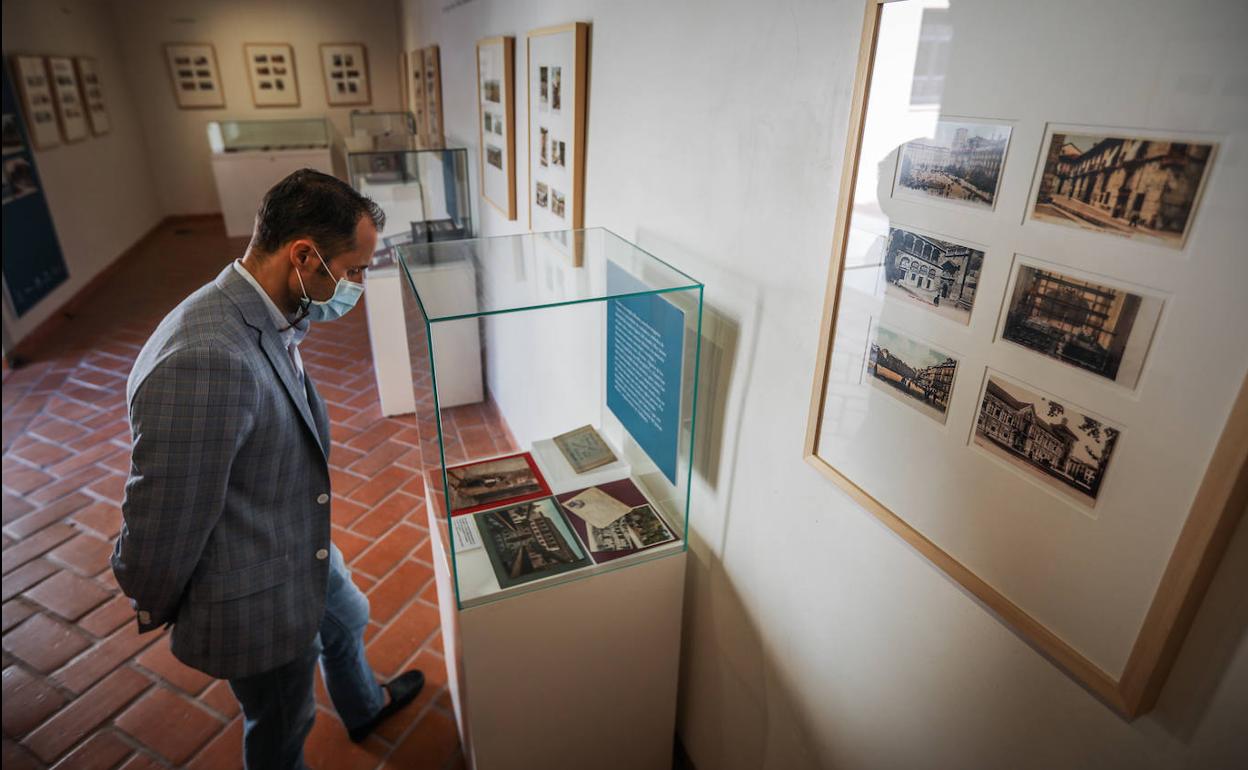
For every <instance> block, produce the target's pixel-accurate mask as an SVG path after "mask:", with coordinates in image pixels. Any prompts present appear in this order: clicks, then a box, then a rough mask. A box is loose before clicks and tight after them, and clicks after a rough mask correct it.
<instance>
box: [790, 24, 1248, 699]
mask: <svg viewBox="0 0 1248 770" xmlns="http://www.w3.org/2000/svg"><path fill="white" fill-rule="evenodd" d="M888 1H889V0H867V3H866V13H865V16H864V19H863V27H862V37H861V49H860V51H859V55H858V64H857V71H856V75H855V77H854V88H853V103H852V109H851V112H850V116H849V131H848V140H847V142H846V148H845V157H844V165H843V172H842V176H841V185H840V190H839V196H838V199H837V212H836V231H835V237H834V239H833V246H832V255H831V257H832V258H831V264H830V267H829V270H828V280H827V290H826V295H825V299H824V307H823V315H822V319H821V321H820V333H819V347H818V358H817V361H816V365H815V376H814V384H813V388H812V392H811V398H810V412H809V421H808V423H807V426H806V437H805V445H804V457H805V460H806V462H807V463H809V464H810V465H812V466H813V467H814V468H816V469H817V470H818V471H819V472H820V473H822V474H823V475H825V476H827V477H828V478H829V479H831V480H832V481H833V482H835V483H836V484H837V485H838V486H840V487H841V488H843V489H844V490H845V491H846V492H847V493H848V494H849V495H850V497H851V498H852V499H853V500H854V502H856V503H857V504H859V505H861V506H862V507H863V508H865V509H866V510H867V511H869V512H870V513H871V514H872V515H874V516H875V517H876V518H878V519H879V520H880V521H881V522H883V523H884V524H885V526H887V527H888V528H889V529H891V530H892V531H893V532H894V533H896V534H897V535H898V536H900V537H901V539H902V540H904V541H905V542H906V543H908V544H909V545H910V546H912V547H913V548H914V549H915V550H916V551H918V552H919V553H920V554H922V555H923V556H924V557H926V558H927V559H928V560H930V561H931V562H932V563H933V564H935V565H936V566H937V567H939V568H940V569H941V570H943V571H944V572H945V573H946V574H948V575H949V577H951V578H952V579H953V580H955V581H957V582H958V583H959V584H960V585H961V586H962V587H963V588H964V589H966V590H967V591H968V592H970V593H971V594H973V595H974V596H975V597H976V598H978V599H979V600H980V601H982V602H983V603H984V604H986V605H987V606H988V607H989V608H990V609H991V610H992V611H993V612H994V613H995V614H996V615H997V616H998V617H999V618H1000V619H1001V620H1002V621H1004V622H1005V623H1006V624H1008V625H1009V626H1011V627H1012V628H1013V629H1014V630H1015V631H1016V632H1017V633H1018V634H1020V635H1021V636H1023V637H1024V638H1025V639H1026V640H1027V641H1028V642H1029V643H1030V644H1031V645H1032V646H1033V647H1035V648H1036V649H1037V650H1039V651H1040V652H1041V653H1042V654H1044V655H1045V656H1046V657H1048V658H1049V659H1050V660H1051V661H1053V662H1054V663H1055V664H1056V665H1057V666H1058V667H1060V668H1062V669H1063V670H1065V671H1066V672H1067V673H1068V674H1069V675H1070V676H1072V677H1073V678H1075V679H1076V680H1077V681H1079V682H1080V683H1081V684H1082V685H1083V686H1084V687H1086V688H1087V689H1088V690H1089V691H1091V692H1092V693H1093V694H1094V695H1096V696H1097V697H1098V698H1100V699H1101V700H1102V701H1104V702H1105V703H1106V704H1108V705H1109V706H1111V707H1112V708H1113V709H1114V710H1116V711H1117V712H1118V713H1119V714H1121V715H1122V716H1123V717H1125V718H1127V719H1134V718H1135V717H1137V716H1140V715H1141V714H1144V713H1145V712H1147V711H1149V710H1150V709H1151V708H1152V707H1153V706H1154V704H1155V703H1156V700H1157V696H1158V695H1159V693H1160V692H1161V688H1162V685H1163V684H1164V683H1165V680H1166V677H1167V675H1168V674H1169V672H1170V669H1171V667H1172V666H1173V663H1174V660H1175V658H1176V657H1177V655H1178V652H1179V649H1180V648H1181V646H1182V644H1183V640H1184V639H1185V638H1186V636H1187V632H1188V629H1189V628H1190V626H1191V622H1192V619H1193V617H1194V616H1195V614H1196V611H1197V609H1198V608H1199V606H1200V603H1201V601H1202V599H1203V598H1204V595H1205V592H1206V590H1207V588H1208V586H1209V583H1210V581H1211V580H1212V578H1213V575H1214V573H1215V571H1216V569H1217V566H1218V563H1219V561H1220V560H1221V558H1222V554H1223V553H1224V552H1225V550H1226V547H1227V544H1228V542H1229V540H1230V537H1231V535H1232V534H1233V533H1234V531H1235V527H1236V525H1237V524H1238V522H1239V520H1240V518H1241V517H1242V515H1243V513H1244V510H1245V507H1246V506H1248V380H1245V381H1244V383H1243V384H1242V385H1241V387H1240V389H1239V393H1238V395H1237V397H1236V399H1235V401H1234V404H1233V407H1232V410H1231V413H1230V416H1229V418H1228V420H1227V422H1226V425H1225V427H1224V429H1223V432H1222V436H1221V438H1220V439H1219V441H1218V443H1217V446H1216V448H1215V450H1214V453H1213V457H1212V459H1211V461H1210V463H1209V466H1208V467H1207V469H1206V470H1205V473H1204V476H1203V480H1202V481H1201V484H1200V487H1199V489H1198V490H1197V493H1196V496H1195V498H1194V500H1193V503H1192V506H1191V508H1190V510H1189V512H1188V515H1187V519H1186V521H1185V523H1184V524H1183V528H1182V531H1181V532H1180V534H1179V538H1178V540H1177V542H1176V544H1175V547H1174V550H1173V551H1172V552H1171V554H1170V556H1169V560H1168V563H1167V565H1166V568H1165V572H1164V574H1163V575H1162V578H1161V582H1160V584H1159V587H1158V590H1157V592H1156V593H1155V594H1154V596H1153V598H1152V602H1151V606H1150V609H1149V611H1148V613H1147V615H1146V617H1145V619H1144V622H1143V625H1142V626H1141V629H1140V632H1139V635H1138V636H1137V637H1136V639H1135V642H1134V645H1133V646H1132V649H1131V653H1130V656H1129V657H1128V659H1127V662H1126V665H1125V666H1124V668H1123V673H1122V675H1121V677H1120V678H1114V677H1113V676H1111V675H1109V674H1107V673H1106V672H1105V671H1103V670H1101V669H1100V668H1099V667H1098V666H1096V665H1095V664H1094V663H1092V662H1091V661H1090V660H1089V659H1088V658H1087V657H1085V656H1084V655H1082V654H1080V653H1079V651H1078V650H1076V649H1075V648H1074V647H1072V646H1071V645H1069V644H1067V643H1066V642H1064V641H1063V640H1062V639H1060V638H1059V637H1058V636H1057V635H1056V634H1054V633H1053V632H1052V631H1050V630H1049V629H1048V628H1046V627H1045V626H1044V625H1043V624H1042V623H1040V622H1039V621H1038V620H1036V619H1035V618H1033V617H1032V616H1031V615H1029V614H1028V613H1027V612H1026V611H1024V610H1023V609H1022V608H1020V607H1019V606H1017V605H1015V604H1014V603H1012V602H1011V601H1010V600H1009V599H1007V598H1006V597H1005V596H1004V595H1003V594H1002V593H1001V592H999V591H998V590H996V589H995V588H993V587H992V586H991V585H989V584H988V583H987V582H985V581H984V580H982V579H981V578H979V577H978V576H977V575H975V574H974V573H973V572H972V571H971V570H970V569H969V568H967V567H966V566H965V565H963V564H962V563H961V562H959V561H958V560H957V559H956V558H954V557H953V556H952V555H951V554H950V553H948V552H947V551H944V550H942V549H941V548H940V547H939V546H937V545H936V544H935V543H933V542H932V541H931V540H929V539H928V538H927V537H925V536H924V535H923V534H922V533H920V532H919V531H918V530H917V529H915V528H914V527H912V526H911V525H910V524H908V523H906V522H905V521H904V520H903V519H902V518H901V517H899V516H898V515H897V514H895V513H894V512H893V511H891V510H889V509H888V508H887V507H886V506H885V505H883V504H882V503H881V502H880V501H879V500H877V499H875V498H874V497H872V496H871V495H870V494H869V493H868V492H866V491H865V490H864V489H862V488H861V487H859V486H858V485H857V484H855V483H854V482H853V481H852V480H850V479H849V478H848V477H846V476H845V475H843V474H842V473H840V472H839V471H838V470H837V469H836V468H834V467H833V466H832V465H831V464H829V463H828V462H827V461H826V460H824V459H823V458H821V457H820V456H819V455H818V447H819V439H820V428H821V425H822V422H823V413H824V397H825V394H826V392H827V386H828V377H829V372H830V368H831V366H830V364H831V355H832V344H833V341H834V339H835V324H836V320H837V318H838V312H839V308H840V300H841V277H842V272H843V270H844V260H845V251H846V247H847V245H848V238H847V236H848V232H849V224H850V212H851V211H852V209H853V203H854V188H855V184H856V182H857V178H858V169H859V161H860V158H859V155H860V150H861V147H862V139H863V129H864V124H865V117H866V106H867V102H868V99H869V97H870V85H871V76H872V70H873V67H874V63H875V53H876V45H877V42H878V34H879V23H880V15H881V10H882V8H883V6H884V4H885V3H886V2H888Z"/></svg>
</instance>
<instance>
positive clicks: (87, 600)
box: [24, 570, 112, 620]
mask: <svg viewBox="0 0 1248 770" xmlns="http://www.w3.org/2000/svg"><path fill="white" fill-rule="evenodd" d="M111 595H112V594H111V593H110V592H109V591H108V590H107V589H105V588H103V587H101V586H100V584H99V583H96V582H95V581H94V580H89V579H87V578H84V577H82V576H81V575H75V574H74V573H73V572H70V571H68V570H62V571H60V572H58V573H57V574H55V575H53V576H52V577H50V578H48V579H47V580H45V581H43V582H42V583H40V584H39V585H37V586H35V587H34V588H32V589H30V590H29V591H27V592H26V593H25V594H24V596H25V597H26V598H27V599H33V600H35V601H37V602H39V603H40V604H42V605H43V606H44V607H47V608H48V609H50V610H52V611H53V612H55V613H56V614H57V615H60V616H61V617H63V618H65V619H66V620H77V619H78V618H80V617H82V616H83V615H86V614H87V613H88V612H90V611H91V610H93V609H95V608H96V607H98V606H100V605H101V604H103V603H104V602H105V601H107V600H108V599H109V597H110V596H111Z"/></svg>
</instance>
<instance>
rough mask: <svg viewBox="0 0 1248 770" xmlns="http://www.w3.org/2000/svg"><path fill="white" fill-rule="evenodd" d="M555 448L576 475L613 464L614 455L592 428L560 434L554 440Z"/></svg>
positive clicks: (584, 427) (586, 426)
mask: <svg viewBox="0 0 1248 770" xmlns="http://www.w3.org/2000/svg"><path fill="white" fill-rule="evenodd" d="M554 442H555V446H557V447H559V451H560V452H562V453H563V456H564V457H565V458H567V460H568V464H569V465H571V466H572V469H573V470H575V471H576V472H577V473H584V472H586V471H591V470H593V469H594V468H601V467H602V466H604V465H610V464H611V463H613V462H615V460H616V457H615V453H614V452H612V451H611V447H609V446H607V442H606V441H604V440H603V438H602V436H599V435H598V431H596V430H594V426H592V425H585V426H583V427H580V428H577V429H576V430H572V431H568V432H567V433H561V434H559V435H558V436H555V438H554Z"/></svg>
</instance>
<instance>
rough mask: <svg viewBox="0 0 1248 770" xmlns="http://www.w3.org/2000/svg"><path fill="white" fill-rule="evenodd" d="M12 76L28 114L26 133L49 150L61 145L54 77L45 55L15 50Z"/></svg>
mask: <svg viewBox="0 0 1248 770" xmlns="http://www.w3.org/2000/svg"><path fill="white" fill-rule="evenodd" d="M9 61H10V62H11V64H12V71H13V80H14V82H15V83H16V85H17V93H18V98H20V99H21V102H22V112H23V113H24V114H25V116H26V129H27V130H26V133H27V134H28V135H29V136H30V144H31V146H32V147H34V148H35V149H36V150H50V149H52V148H53V147H59V146H60V145H61V132H60V126H59V124H58V122H57V118H56V107H55V105H54V104H53V101H54V97H53V94H52V81H51V78H49V77H48V68H47V64H46V63H45V62H44V58H43V57H42V56H32V55H29V54H14V55H13V56H12V57H10V59H9Z"/></svg>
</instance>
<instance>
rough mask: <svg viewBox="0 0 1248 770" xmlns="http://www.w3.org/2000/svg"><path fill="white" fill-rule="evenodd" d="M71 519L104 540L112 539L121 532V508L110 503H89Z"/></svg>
mask: <svg viewBox="0 0 1248 770" xmlns="http://www.w3.org/2000/svg"><path fill="white" fill-rule="evenodd" d="M73 520H74V522H75V523H77V524H80V525H82V526H84V527H86V528H87V529H90V530H91V531H93V532H95V533H96V534H97V535H99V536H100V537H102V538H104V539H105V540H112V539H114V538H116V537H117V535H118V533H120V532H121V508H119V507H117V506H116V505H113V504H112V503H106V502H103V501H98V502H94V503H91V504H90V505H88V506H87V507H86V508H83V509H82V510H81V511H78V512H77V513H75V514H74V515H73Z"/></svg>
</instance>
